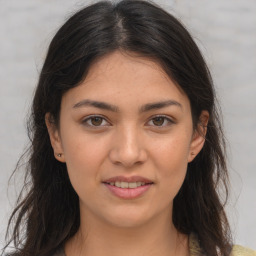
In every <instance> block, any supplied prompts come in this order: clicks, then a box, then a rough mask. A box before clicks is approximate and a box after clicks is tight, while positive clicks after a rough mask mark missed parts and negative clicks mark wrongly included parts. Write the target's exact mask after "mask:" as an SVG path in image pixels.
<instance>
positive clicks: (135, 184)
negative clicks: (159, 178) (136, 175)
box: [103, 181, 153, 188]
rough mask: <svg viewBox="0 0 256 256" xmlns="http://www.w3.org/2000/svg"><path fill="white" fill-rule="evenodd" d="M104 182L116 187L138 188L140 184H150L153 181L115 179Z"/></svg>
mask: <svg viewBox="0 0 256 256" xmlns="http://www.w3.org/2000/svg"><path fill="white" fill-rule="evenodd" d="M103 183H105V184H108V185H111V186H115V187H118V188H138V187H141V186H145V185H151V184H153V182H147V183H146V182H141V181H136V182H125V181H116V182H103Z"/></svg>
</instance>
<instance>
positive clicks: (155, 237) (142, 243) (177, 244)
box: [65, 214, 189, 256]
mask: <svg viewBox="0 0 256 256" xmlns="http://www.w3.org/2000/svg"><path fill="white" fill-rule="evenodd" d="M170 220H171V219H170V214H167V215H166V216H164V214H163V216H158V218H155V219H153V220H150V223H144V224H142V225H140V226H136V227H125V228H124V227H116V226H113V225H110V224H109V223H105V222H101V221H99V220H97V221H96V219H95V216H93V215H88V214H87V217H86V218H81V225H80V229H79V231H78V232H77V234H76V235H75V236H74V237H73V238H72V239H70V240H69V241H68V242H67V244H66V246H65V251H66V256H73V255H76V256H77V255H79V256H87V255H90V256H96V255H97V256H103V255H104V256H113V255H122V256H134V255H136V256H144V255H150V256H159V255H161V256H170V255H175V256H187V255H189V253H188V251H189V249H188V238H187V236H185V235H183V234H180V233H178V231H177V230H176V228H175V227H174V225H173V223H172V222H171V221H170Z"/></svg>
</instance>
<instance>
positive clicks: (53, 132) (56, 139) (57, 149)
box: [45, 113, 65, 163]
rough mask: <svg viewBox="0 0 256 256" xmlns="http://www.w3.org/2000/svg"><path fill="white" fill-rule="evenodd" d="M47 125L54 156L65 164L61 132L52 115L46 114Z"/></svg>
mask: <svg viewBox="0 0 256 256" xmlns="http://www.w3.org/2000/svg"><path fill="white" fill-rule="evenodd" d="M45 123H46V127H47V130H48V134H49V137H50V141H51V145H52V148H53V151H54V156H55V158H56V159H57V160H58V161H60V162H62V163H65V155H64V153H63V147H62V143H61V137H60V132H59V129H58V128H57V126H56V124H55V122H54V120H53V118H52V116H51V114H50V113H46V115H45Z"/></svg>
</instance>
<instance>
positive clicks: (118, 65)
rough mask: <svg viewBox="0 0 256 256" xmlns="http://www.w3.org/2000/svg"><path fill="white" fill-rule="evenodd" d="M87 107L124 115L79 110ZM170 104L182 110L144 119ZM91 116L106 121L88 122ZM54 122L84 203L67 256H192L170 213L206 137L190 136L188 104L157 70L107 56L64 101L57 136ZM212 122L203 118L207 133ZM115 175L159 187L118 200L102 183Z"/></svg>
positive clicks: (56, 143)
mask: <svg viewBox="0 0 256 256" xmlns="http://www.w3.org/2000/svg"><path fill="white" fill-rule="evenodd" d="M85 99H89V100H95V101H101V102H105V103H109V104H112V105H115V106H116V107H118V109H119V111H118V112H112V111H110V110H105V109H100V108H97V107H95V106H88V105H83V104H81V101H83V100H85ZM166 100H172V101H175V102H177V103H178V104H175V105H169V106H166V107H162V108H160V109H153V110H150V111H147V112H143V113H140V112H139V109H140V108H141V106H143V105H145V104H149V103H155V102H160V101H166ZM79 102H80V103H79ZM78 103H79V104H78ZM75 105H76V107H74V106H75ZM91 115H97V116H100V117H102V118H103V119H101V118H99V119H87V118H88V117H89V116H91ZM158 115H161V116H162V115H164V116H166V117H167V118H169V119H170V120H171V121H168V119H165V118H160V119H156V116H158ZM49 117H50V114H49V113H47V115H46V124H47V127H48V131H49V135H50V139H51V143H52V147H53V149H54V153H55V157H56V159H57V160H58V161H61V162H65V163H66V164H67V169H68V174H69V177H70V180H71V183H72V185H73V187H74V189H75V190H76V192H77V194H78V196H79V199H80V213H81V225H80V229H79V231H78V232H77V234H76V235H75V236H74V237H73V238H72V239H70V240H69V241H68V242H67V243H66V245H65V252H66V255H67V256H72V255H90V256H94V255H95V256H96V255H97V256H101V255H102V256H103V255H104V256H110V255H111V256H113V255H122V256H131V255H133V256H134V255H137V256H140V255H141V256H142V255H150V256H156V255H162V256H167V255H188V251H189V249H188V238H187V236H185V235H182V234H179V233H178V232H177V230H176V229H175V227H174V225H173V223H172V221H171V220H172V206H173V199H174V197H175V195H176V194H177V193H178V191H179V189H180V187H181V186H182V183H183V181H184V178H185V175H186V171H187V164H188V162H190V161H193V159H194V158H195V157H196V155H197V154H198V153H199V152H200V150H201V149H202V147H203V145H204V138H203V136H202V134H203V135H204V134H205V133H206V129H205V128H203V126H201V125H199V126H198V129H197V130H193V124H192V117H191V108H190V102H189V99H188V97H187V96H186V95H185V93H184V92H183V91H182V90H181V89H180V88H179V87H178V85H176V84H175V82H174V81H172V80H171V79H170V78H169V77H168V76H167V75H166V74H165V72H164V71H163V69H162V68H161V66H160V65H159V64H157V63H156V62H154V61H152V60H149V59H147V58H143V57H139V56H135V54H129V55H128V54H124V53H122V52H120V51H116V52H114V53H111V54H109V55H107V56H104V57H103V58H101V59H99V60H98V61H97V62H96V63H94V64H93V65H92V66H91V68H90V70H89V73H88V75H87V77H86V79H85V80H84V81H83V82H82V83H81V84H80V85H79V86H77V87H75V88H73V89H71V90H69V91H68V92H66V93H65V94H64V95H63V98H62V102H61V111H60V124H59V126H58V127H59V128H57V127H56V126H54V124H52V123H50V122H49V121H48V120H49ZM208 118H209V115H208V112H207V111H203V112H202V114H201V117H200V120H201V123H202V124H203V125H204V126H206V125H207V122H208ZM93 125H94V126H93ZM200 134H201V135H200ZM60 153H61V156H58V154H60ZM118 175H122V176H126V177H127V176H129V177H130V176H134V175H139V176H143V177H145V178H147V179H150V180H152V181H153V182H154V185H153V186H151V187H150V189H149V190H148V191H147V192H146V193H145V194H143V195H142V196H140V197H139V198H136V199H129V200H127V199H121V198H118V197H116V196H115V195H113V194H112V193H111V192H110V191H109V190H108V189H107V188H106V187H105V185H104V184H103V183H102V181H104V180H106V179H108V178H111V177H113V176H118ZM110 245H111V246H110Z"/></svg>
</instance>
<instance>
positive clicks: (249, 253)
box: [189, 233, 256, 256]
mask: <svg viewBox="0 0 256 256" xmlns="http://www.w3.org/2000/svg"><path fill="white" fill-rule="evenodd" d="M189 251H190V256H200V255H203V253H202V250H201V248H200V246H199V242H198V239H197V237H196V235H195V234H193V233H192V234H190V236H189ZM230 256H256V251H254V250H251V249H249V248H245V247H243V246H240V245H234V246H233V249H232V252H231V255H230Z"/></svg>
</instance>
